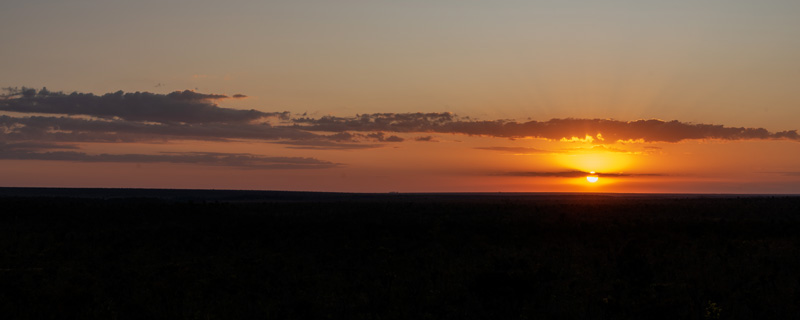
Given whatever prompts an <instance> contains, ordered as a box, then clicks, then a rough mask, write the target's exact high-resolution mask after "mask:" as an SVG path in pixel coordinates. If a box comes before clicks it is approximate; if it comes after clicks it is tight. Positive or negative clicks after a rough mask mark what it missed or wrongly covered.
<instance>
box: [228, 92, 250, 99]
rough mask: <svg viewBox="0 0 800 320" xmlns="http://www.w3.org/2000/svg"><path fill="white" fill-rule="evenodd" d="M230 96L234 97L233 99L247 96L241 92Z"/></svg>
mask: <svg viewBox="0 0 800 320" xmlns="http://www.w3.org/2000/svg"><path fill="white" fill-rule="evenodd" d="M231 98H234V99H244V98H247V96H246V95H243V94H241V93H237V94H234V95H233V96H231Z"/></svg>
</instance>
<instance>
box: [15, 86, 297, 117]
mask: <svg viewBox="0 0 800 320" xmlns="http://www.w3.org/2000/svg"><path fill="white" fill-rule="evenodd" d="M6 92H7V94H5V95H3V97H2V99H0V110H4V111H14V112H21V113H40V114H42V113H44V114H66V115H86V116H93V117H98V118H114V117H116V118H120V119H123V120H128V121H149V122H159V123H231V122H234V123H242V122H248V121H252V120H257V119H261V118H265V117H280V118H283V119H288V117H289V113H288V112H261V111H257V110H253V109H250V110H238V109H229V108H221V107H219V106H217V105H216V104H215V103H214V102H213V100H219V99H226V98H228V96H226V95H222V94H203V93H197V92H194V91H189V90H185V91H175V92H172V93H169V94H158V93H150V92H133V93H131V92H129V93H125V92H122V91H117V92H114V93H107V94H104V95H102V96H96V95H94V94H91V93H78V92H73V93H70V94H65V93H62V92H51V91H48V90H47V89H46V88H43V89H42V90H39V91H38V92H37V91H36V90H35V89H29V88H25V87H23V88H22V89H16V88H6ZM243 97H244V95H241V94H237V95H235V96H234V98H243Z"/></svg>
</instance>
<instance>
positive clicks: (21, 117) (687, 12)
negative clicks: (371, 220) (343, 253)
mask: <svg viewBox="0 0 800 320" xmlns="http://www.w3.org/2000/svg"><path fill="white" fill-rule="evenodd" d="M798 15H800V1H796V0H759V1H755V0H748V1H743V0H724V1H723V0H707V1H696V0H694V1H690V0H673V1H648V0H646V1H641V0H639V1H634V0H609V1H589V0H584V1H574V0H564V1H531V0H526V1H464V0H461V1H455V0H452V1H451V0H442V1H416V0H410V1H350V0H342V1H303V0H293V1H241V0H232V1H224V2H223V1H205V0H200V1H197V0H196V1H172V0H166V1H165V0H159V1H150V0H141V1H107V0H105V1H100V0H74V1H73V0H70V1H53V0H25V1H22V0H4V1H2V2H0V28H2V30H4V32H3V33H2V34H0V43H2V45H1V46H0V70H2V71H0V87H3V88H5V89H4V90H3V91H2V92H0V187H134V188H198V189H258V190H307V191H345V192H390V191H397V192H636V193H639V192H643V193H649V192H658V193H779V194H785V193H788V194H798V193H800V135H798V133H797V130H798V129H800V59H798V57H800V19H798V18H797V17H798ZM44 88H46V89H44ZM592 171H593V172H595V174H596V175H597V176H598V177H599V180H598V181H597V182H596V183H589V182H588V181H587V179H586V176H587V175H589V172H592Z"/></svg>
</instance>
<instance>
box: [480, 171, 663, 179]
mask: <svg viewBox="0 0 800 320" xmlns="http://www.w3.org/2000/svg"><path fill="white" fill-rule="evenodd" d="M590 174H591V175H595V176H599V177H658V176H663V174H659V173H613V172H608V173H606V172H595V173H591V172H585V171H577V170H576V171H554V172H552V171H515V172H499V173H493V174H491V175H498V176H514V177H555V178H578V177H585V176H587V175H590Z"/></svg>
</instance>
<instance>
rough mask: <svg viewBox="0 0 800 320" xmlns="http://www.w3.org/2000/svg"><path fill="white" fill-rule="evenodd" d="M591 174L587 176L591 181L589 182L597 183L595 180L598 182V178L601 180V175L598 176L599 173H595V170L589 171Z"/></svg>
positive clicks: (587, 179)
mask: <svg viewBox="0 0 800 320" xmlns="http://www.w3.org/2000/svg"><path fill="white" fill-rule="evenodd" d="M589 174H590V175H588V176H586V181H589V183H595V182H597V180H600V177H598V176H597V175H596V174H595V173H594V171H592V172H589Z"/></svg>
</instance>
